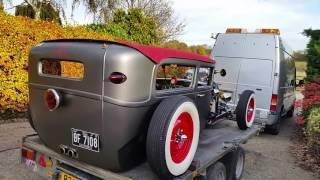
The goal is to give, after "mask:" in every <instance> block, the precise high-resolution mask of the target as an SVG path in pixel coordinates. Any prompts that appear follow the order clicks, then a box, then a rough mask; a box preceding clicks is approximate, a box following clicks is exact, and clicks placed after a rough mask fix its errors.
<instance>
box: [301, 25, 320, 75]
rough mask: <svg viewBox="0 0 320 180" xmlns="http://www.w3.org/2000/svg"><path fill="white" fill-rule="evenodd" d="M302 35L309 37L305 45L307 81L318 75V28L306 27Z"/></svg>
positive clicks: (319, 38) (319, 47)
mask: <svg viewBox="0 0 320 180" xmlns="http://www.w3.org/2000/svg"><path fill="white" fill-rule="evenodd" d="M304 35H305V36H307V37H309V38H310V41H309V43H308V45H307V57H308V61H307V71H306V73H307V77H306V80H307V81H313V80H314V78H315V77H319V76H320V30H312V29H306V30H304Z"/></svg>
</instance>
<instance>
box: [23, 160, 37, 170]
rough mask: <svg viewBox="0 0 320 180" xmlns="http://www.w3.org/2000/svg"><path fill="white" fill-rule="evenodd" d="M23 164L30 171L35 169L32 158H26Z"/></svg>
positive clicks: (35, 165)
mask: <svg viewBox="0 0 320 180" xmlns="http://www.w3.org/2000/svg"><path fill="white" fill-rule="evenodd" d="M25 165H26V166H27V168H29V169H31V170H32V171H37V163H36V162H35V161H33V160H29V159H26V160H25Z"/></svg>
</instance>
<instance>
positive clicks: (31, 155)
mask: <svg viewBox="0 0 320 180" xmlns="http://www.w3.org/2000/svg"><path fill="white" fill-rule="evenodd" d="M21 155H22V157H23V158H25V159H29V160H34V158H35V156H34V152H33V151H32V150H28V149H23V148H22V149H21Z"/></svg>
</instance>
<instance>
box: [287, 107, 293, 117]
mask: <svg viewBox="0 0 320 180" xmlns="http://www.w3.org/2000/svg"><path fill="white" fill-rule="evenodd" d="M293 114H294V106H292V107H291V109H290V110H289V111H288V112H287V117H293Z"/></svg>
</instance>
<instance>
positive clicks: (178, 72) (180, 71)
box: [156, 64, 196, 90]
mask: <svg viewBox="0 0 320 180" xmlns="http://www.w3.org/2000/svg"><path fill="white" fill-rule="evenodd" d="M195 69H196V68H195V67H194V66H186V65H179V64H165V65H161V66H159V68H158V71H157V80H156V90H166V89H176V88H191V87H192V85H193V84H192V82H193V77H194V73H195Z"/></svg>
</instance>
